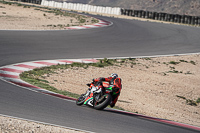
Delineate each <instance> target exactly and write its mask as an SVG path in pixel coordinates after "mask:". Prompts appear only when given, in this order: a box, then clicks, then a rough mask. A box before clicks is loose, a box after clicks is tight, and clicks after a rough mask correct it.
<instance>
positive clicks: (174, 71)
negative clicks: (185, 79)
mask: <svg viewBox="0 0 200 133" xmlns="http://www.w3.org/2000/svg"><path fill="white" fill-rule="evenodd" d="M167 73H183V72H182V71H180V72H179V71H176V70H173V71H168V72H167Z"/></svg>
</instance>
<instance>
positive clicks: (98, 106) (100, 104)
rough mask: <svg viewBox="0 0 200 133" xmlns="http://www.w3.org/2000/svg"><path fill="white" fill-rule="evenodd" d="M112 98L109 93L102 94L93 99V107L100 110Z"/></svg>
mask: <svg viewBox="0 0 200 133" xmlns="http://www.w3.org/2000/svg"><path fill="white" fill-rule="evenodd" d="M111 100H112V96H111V95H110V94H104V95H103V96H101V97H100V98H99V100H95V101H94V108H95V109H97V110H102V109H104V108H105V107H107V106H108V105H109V104H110V102H111Z"/></svg>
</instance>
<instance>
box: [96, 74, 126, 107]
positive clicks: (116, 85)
mask: <svg viewBox="0 0 200 133" xmlns="http://www.w3.org/2000/svg"><path fill="white" fill-rule="evenodd" d="M102 81H106V82H109V85H110V87H111V86H112V90H113V97H112V101H111V103H110V106H111V107H114V106H115V104H116V102H117V100H118V97H119V95H120V91H121V89H122V85H121V78H118V75H117V74H116V73H112V74H111V76H110V77H108V78H103V77H100V78H97V79H93V82H99V83H100V85H99V89H100V88H101V89H102V90H105V89H106V88H104V87H103V85H102Z"/></svg>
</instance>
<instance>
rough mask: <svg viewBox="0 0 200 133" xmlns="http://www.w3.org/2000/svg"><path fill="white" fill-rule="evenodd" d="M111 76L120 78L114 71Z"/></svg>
mask: <svg viewBox="0 0 200 133" xmlns="http://www.w3.org/2000/svg"><path fill="white" fill-rule="evenodd" d="M110 77H112V78H118V75H117V74H116V73H112V74H111V75H110Z"/></svg>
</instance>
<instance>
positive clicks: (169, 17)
mask: <svg viewBox="0 0 200 133" xmlns="http://www.w3.org/2000/svg"><path fill="white" fill-rule="evenodd" d="M121 15H127V16H132V17H139V18H146V19H153V20H160V21H167V22H174V23H183V24H190V25H198V26H200V16H189V15H179V14H168V13H162V12H149V11H143V10H129V9H121Z"/></svg>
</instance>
